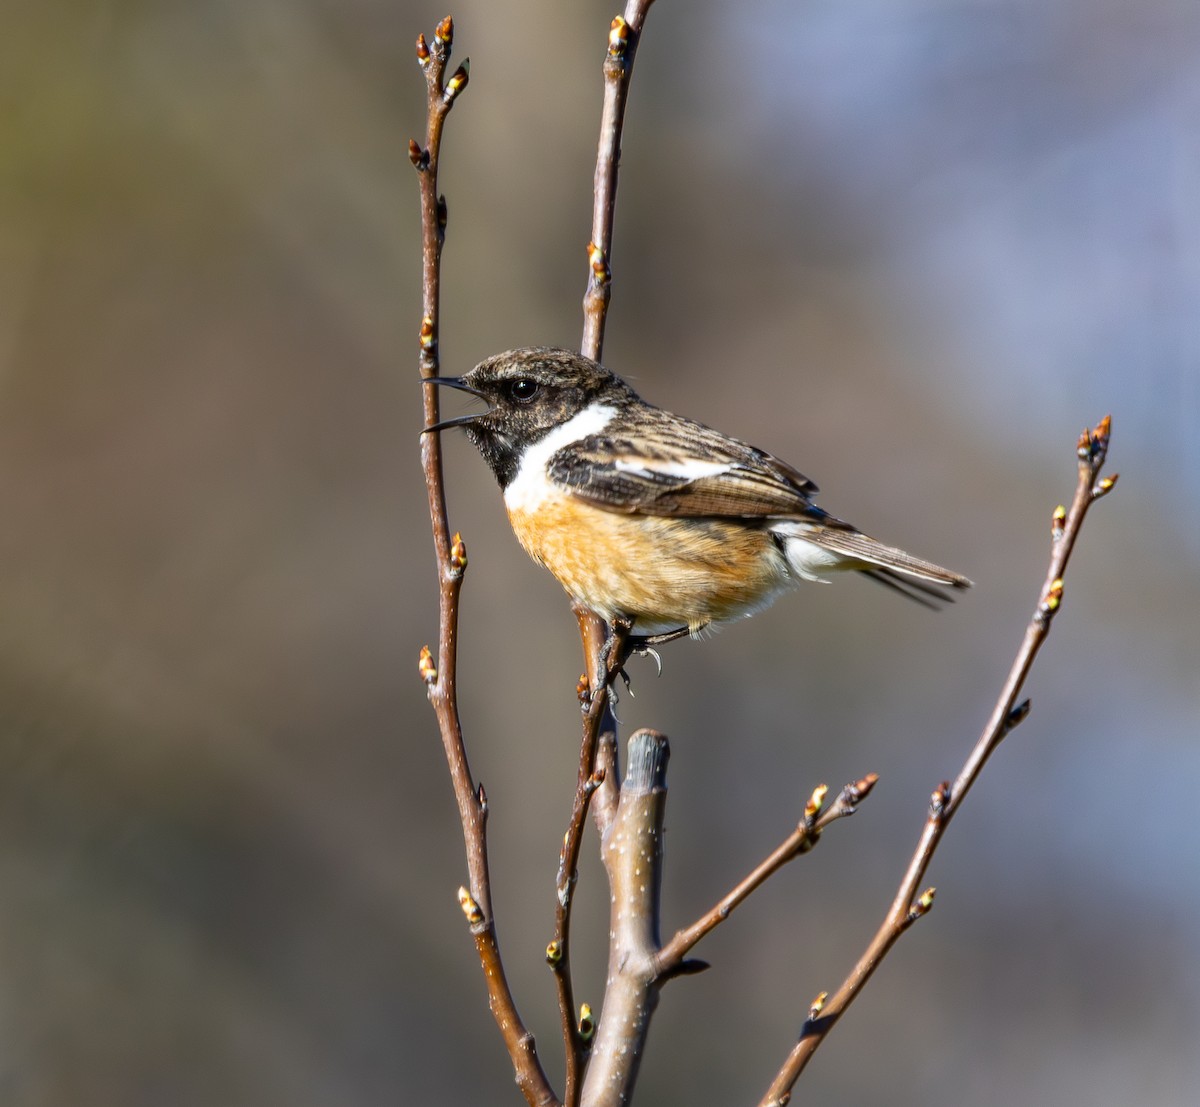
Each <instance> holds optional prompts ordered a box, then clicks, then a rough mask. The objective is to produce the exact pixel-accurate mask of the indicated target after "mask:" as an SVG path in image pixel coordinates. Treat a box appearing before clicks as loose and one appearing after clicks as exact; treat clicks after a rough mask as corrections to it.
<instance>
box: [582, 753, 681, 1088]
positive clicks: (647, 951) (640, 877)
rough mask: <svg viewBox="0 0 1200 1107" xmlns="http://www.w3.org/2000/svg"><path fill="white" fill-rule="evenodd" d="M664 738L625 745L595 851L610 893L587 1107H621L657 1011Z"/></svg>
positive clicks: (665, 796) (665, 780)
mask: <svg viewBox="0 0 1200 1107" xmlns="http://www.w3.org/2000/svg"><path fill="white" fill-rule="evenodd" d="M669 756H670V747H669V746H668V744H667V739H666V738H665V736H663V735H661V734H658V733H656V732H655V731H652V730H639V731H638V732H637V733H636V734H634V735H633V737H632V738H630V739H629V771H628V772H627V773H626V775H625V781H624V783H623V784H622V785H621V796H620V799H619V801H618V803H617V811H616V817H615V818H614V819H613V822H612V825H611V826H610V827H609V830H608V833H607V834H606V835H605V838H604V842H603V845H602V848H601V855H602V857H603V859H604V867H605V869H606V870H607V872H608V881H609V887H610V889H611V891H612V907H611V915H610V924H609V925H610V937H609V947H608V978H607V980H606V981H605V988H604V1016H603V1018H602V1019H601V1020H600V1027H599V1030H598V1031H597V1032H596V1039H595V1041H594V1043H593V1044H592V1056H591V1061H590V1063H589V1064H588V1070H587V1076H586V1078H585V1081H584V1086H583V1102H584V1103H585V1104H586V1105H587V1107H624V1105H625V1104H627V1103H628V1102H629V1100H630V1097H631V1095H632V1093H633V1084H634V1081H635V1080H636V1078H637V1071H638V1065H639V1064H640V1062H641V1059H642V1050H643V1048H644V1047H645V1044H646V1034H647V1032H648V1031H649V1028H650V1016H651V1014H652V1013H653V1011H654V1008H655V1006H656V1005H657V1003H658V992H659V988H660V986H661V981H660V978H659V975H658V970H657V953H658V919H659V889H660V880H661V875H662V853H663V841H662V838H663V833H662V828H663V814H664V812H665V810H666V803H667V759H668V758H669Z"/></svg>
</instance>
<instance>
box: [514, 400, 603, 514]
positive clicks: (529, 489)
mask: <svg viewBox="0 0 1200 1107" xmlns="http://www.w3.org/2000/svg"><path fill="white" fill-rule="evenodd" d="M616 413H617V409H616V408H615V407H613V406H612V405H611V404H601V403H591V404H588V406H587V407H585V408H584V409H583V410H582V411H580V412H578V413H577V414H575V415H572V416H571V418H570V419H568V420H567V421H566V422H565V423H563V424H562V425H561V426H557V427H555V428H554V430H552V431H551V432H550V433H549V434H548V435H546V437H545V438H543V439H541V441H539V442H535V443H534V444H533V445H532V446H530V447H528V448H527V449H526V450H525V454H524V456H523V457H522V458H521V464H520V467H519V468H518V469H517V475H516V476H515V477H513V479H512V480H511V481H509V484H508V487H507V488H505V490H504V503H505V506H507V508H508V510H509V511H532V510H534V509H535V508H536V507H537V506H538V505H539V504H541V503H542V501H543V500H545V499H546V498H547V497H548V496H549V495H550V494H551V486H550V482H549V481H548V480H547V479H546V462H548V461H549V460H550V457H551V455H553V454H555V453H557V452H558V451H559V450H561V449H562V448H563V447H564V446H569V445H570V444H571V443H572V442H578V441H579V440H580V439H581V438H587V436H588V435H590V434H599V433H600V431H602V430H603V429H604V428H605V427H607V426H608V424H609V423H610V422H612V417H613V416H614V415H616Z"/></svg>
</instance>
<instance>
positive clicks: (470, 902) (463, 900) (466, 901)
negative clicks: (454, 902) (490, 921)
mask: <svg viewBox="0 0 1200 1107" xmlns="http://www.w3.org/2000/svg"><path fill="white" fill-rule="evenodd" d="M458 905H459V907H461V908H462V913H463V914H464V915H466V917H467V922H469V923H470V924H471V925H472V926H478V925H479V924H480V923H481V922H483V911H482V909H481V908H480V906H479V904H478V903H477V902H476V901H475V897H474V896H473V895H471V893H470V892H468V891H467V890H466V888H459V890H458Z"/></svg>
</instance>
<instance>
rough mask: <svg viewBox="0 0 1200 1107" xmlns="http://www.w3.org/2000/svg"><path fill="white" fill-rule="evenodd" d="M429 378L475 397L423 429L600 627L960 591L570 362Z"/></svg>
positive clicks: (530, 360)
mask: <svg viewBox="0 0 1200 1107" xmlns="http://www.w3.org/2000/svg"><path fill="white" fill-rule="evenodd" d="M430 383H433V384H438V385H447V386H449V387H451V388H457V389H460V390H462V391H463V392H469V393H471V394H472V395H473V396H477V397H479V398H480V399H482V400H483V401H485V402H486V404H487V408H486V410H484V411H481V412H478V413H475V414H471V415H461V416H458V417H457V418H453V419H446V420H444V421H442V422H440V423H438V424H436V425H435V426H432V427H427V428H425V430H426V433H428V432H430V431H438V430H444V429H446V428H448V427H457V426H461V427H463V428H465V429H466V432H467V437H468V438H469V439H470V440H471V442H472V443H473V444H474V445H475V447H476V448H477V449H478V450H479V452H480V453H481V454H482V455H483V458H484V460H485V461H486V462H487V463H488V465H489V466H490V467H491V470H492V472H493V473H494V474H495V475H496V479H497V480H498V481H499V482H500V487H501V488H502V489H503V491H504V504H505V507H506V508H507V509H508V518H509V521H510V522H511V523H512V528H513V531H514V532H515V533H516V536H517V539H518V541H519V542H520V543H521V545H522V546H524V547H525V550H526V552H527V553H528V554H529V555H530V556H531V557H532V558H533V559H534V560H535V561H537V562H539V563H540V564H542V565H544V566H545V567H546V568H547V569H549V570H550V572H552V573H553V574H554V575H555V577H557V578H558V581H559V583H560V584H561V585H562V586H563V587H564V588H565V589H566V590H567V593H568V594H569V595H570V596H571V597H572V598H573V599H575V600H577V601H579V602H580V603H582V604H584V605H586V606H587V607H589V608H591V610H593V611H594V612H596V614H598V615H599V616H601V617H602V618H603V619H605V620H606V621H608V623H609V624H610V625H613V624H614V623H615V622H617V621H627V622H628V623H630V624H632V626H633V628H634V629H635V630H636V632H637V633H638V634H639V635H641V636H648V637H651V638H658V639H659V640H662V639H665V638H668V637H673V636H675V635H676V634H678V633H682V632H683V631H684V630H685V629H686V631H688V632H690V633H691V634H693V635H695V634H698V633H699V632H700V631H701V630H703V629H704V628H705V627H707V626H709V625H710V624H713V623H722V622H726V621H728V620H730V619H735V618H737V617H739V616H746V615H752V614H753V613H754V612H756V611H760V610H761V609H762V608H764V607H766V606H767V605H768V604H770V603H771V602H772V601H773V600H774V599H775V597H776V596H778V595H779V594H780V593H781V592H783V591H785V590H787V589H789V588H791V587H792V586H793V585H794V584H796V583H797V582H798V581H800V580H814V581H823V580H826V579H827V575H828V574H830V573H833V572H837V571H839V570H846V569H851V570H855V571H857V572H860V573H863V574H864V575H866V576H868V577H871V578H872V579H874V580H877V581H879V582H880V583H882V584H886V585H888V586H890V587H892V588H894V589H896V590H897V591H900V592H902V593H903V594H904V595H906V596H908V597H910V598H911V599H915V600H917V601H918V602H920V603H923V604H925V605H927V606H934V605H933V603H932V601H933V600H935V599H940V600H948V599H950V598H951V595H950V593H951V592H952V591H953V590H954V589H961V588H968V587H970V584H971V582H970V581H969V580H967V579H966V577H963V576H960V575H959V574H958V573H953V572H951V571H950V570H949V569H943V568H941V567H940V566H938V565H934V564H933V563H932V562H929V561H922V560H921V559H920V558H917V557H913V556H912V555H911V554H908V553H905V552H904V551H903V550H899V549H896V548H895V547H894V546H886V545H884V544H883V543H882V542H877V541H876V540H875V539H874V538H870V537H868V536H867V535H865V534H863V533H862V531H860V530H857V529H856V528H855V527H852V526H851V525H850V524H849V523H844V522H842V521H841V520H840V519H836V518H834V517H833V516H832V515H829V514H827V513H826V512H825V511H823V510H821V508H819V507H817V506H816V505H815V504H814V503H813V496H814V495H815V493H816V491H817V486H816V485H815V484H813V482H812V481H810V480H809V479H808V478H807V477H805V476H802V475H801V474H800V473H798V472H797V471H796V470H795V469H793V468H792V467H791V466H790V465H787V464H785V463H784V462H782V461H780V460H779V459H778V458H775V457H772V456H771V455H770V454H768V453H766V452H765V451H763V450H759V449H756V448H755V447H754V446H750V445H747V444H746V443H745V442H741V441H739V440H738V439H736V438H730V437H729V436H728V435H725V434H721V433H720V432H719V431H715V430H713V429H711V428H710V427H706V426H704V425H703V424H701V423H697V422H694V421H692V420H691V419H685V418H683V417H682V416H679V415H673V414H672V413H671V412H669V411H664V410H663V409H662V408H658V407H654V406H653V405H651V404H648V403H646V402H645V401H644V400H642V399H641V398H640V397H639V396H638V395H637V393H636V392H634V390H633V389H632V388H630V387H629V385H628V384H626V383H625V382H624V381H623V380H622V379H621V378H620V377H618V376H617V375H616V374H615V373H612V372H610V371H609V370H608V369H606V368H605V367H604V366H603V365H600V364H598V363H597V362H595V361H592V360H590V359H589V358H586V357H583V356H581V355H580V354H577V353H574V352H573V351H570V350H564V349H558V348H555V347H550V346H530V347H527V348H525V349H520V350H510V351H508V352H507V353H503V354H496V355H495V356H494V357H490V358H488V359H487V360H486V361H482V362H480V363H479V364H478V365H477V366H476V367H475V368H474V369H472V370H471V371H470V372H469V373H467V374H466V375H465V376H462V377H435V378H431V380H430Z"/></svg>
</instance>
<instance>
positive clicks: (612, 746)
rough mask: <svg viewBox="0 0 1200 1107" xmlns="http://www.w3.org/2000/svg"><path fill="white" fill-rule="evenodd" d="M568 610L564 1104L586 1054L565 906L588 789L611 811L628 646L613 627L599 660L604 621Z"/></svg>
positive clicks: (559, 953)
mask: <svg viewBox="0 0 1200 1107" xmlns="http://www.w3.org/2000/svg"><path fill="white" fill-rule="evenodd" d="M574 611H575V617H576V619H577V620H578V622H579V634H580V637H581V638H582V639H583V643H584V657H585V658H586V659H587V664H588V671H587V672H586V673H585V674H584V676H583V677H582V678H581V679H580V682H579V683H580V689H581V692H580V705H581V707H582V709H583V739H582V741H581V743H580V747H579V771H578V775H577V778H576V785H575V798H574V801H573V802H572V805H571V820H570V823H569V824H568V826H567V832H566V834H564V835H563V845H562V850H561V852H560V854H559V859H558V879H557V882H556V888H555V891H556V896H555V906H554V937H553V939H552V940H551V943H550V946H549V947H548V952H547V959H548V960H549V962H550V967H551V968H552V969H553V970H554V983H555V989H556V991H557V993H558V1011H559V1021H560V1023H561V1026H562V1036H563V1047H564V1050H565V1053H566V1061H567V1066H566V1083H565V1087H564V1090H563V1103H564V1104H566V1105H567V1107H574V1105H575V1104H578V1103H579V1093H580V1088H581V1087H582V1077H583V1066H584V1061H585V1059H586V1056H587V1041H586V1040H585V1037H584V1035H583V1033H582V1031H581V1030H580V1025H579V1021H578V1020H577V1019H576V1015H575V994H574V988H573V985H572V981H571V907H572V905H573V903H574V892H575V880H576V876H577V873H578V868H579V850H580V847H581V846H582V844H583V829H584V826H585V825H586V823H587V814H588V807H589V804H590V803H591V799H592V796H593V794H594V793H595V792H596V791H598V790H603V792H604V794H603V797H602V802H601V805H600V808H599V809H600V810H601V811H602V812H605V813H606V815H607V817H611V816H612V813H613V812H614V811H615V809H616V785H617V779H618V775H617V757H616V720H615V719H614V718H613V715H612V711H611V710H610V706H609V695H610V685H611V683H612V681H613V679H614V678H615V677H616V675H617V673H618V672H619V671H620V670H621V667H622V666H623V665H624V663H625V661H626V659H627V658H626V655H627V652H628V650H627V642H628V628H622V627H615V628H614V629H613V637H612V641H611V643H610V644H609V652H608V660H607V663H606V662H605V661H602V660H601V652H602V650H603V648H604V645H605V631H604V623H603V622H602V621H601V620H599V619H598V618H596V616H595V615H593V614H592V612H590V611H589V610H587V608H584V607H581V606H578V605H576V606H575V607H574ZM602 736H603V739H604V744H605V747H606V758H605V761H606V764H604V766H603V769H602V768H601V766H600V763H599V758H598V750H599V749H600V747H601V742H602Z"/></svg>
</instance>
